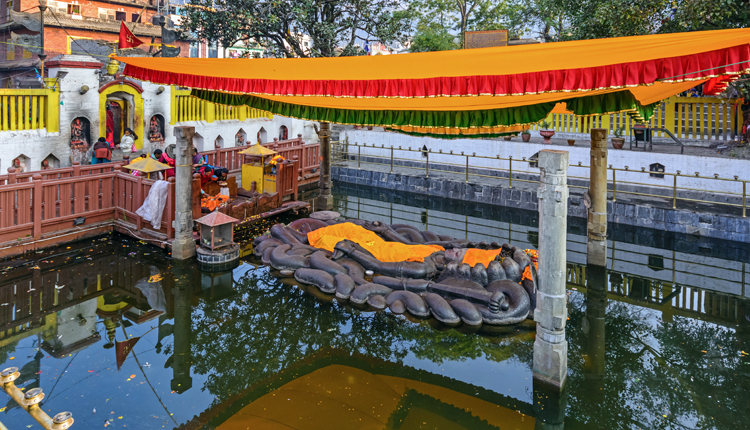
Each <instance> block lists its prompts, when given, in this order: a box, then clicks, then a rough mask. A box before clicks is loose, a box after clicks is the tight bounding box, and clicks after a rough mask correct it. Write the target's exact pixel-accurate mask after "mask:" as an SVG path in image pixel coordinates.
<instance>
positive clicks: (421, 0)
mask: <svg viewBox="0 0 750 430" xmlns="http://www.w3.org/2000/svg"><path fill="white" fill-rule="evenodd" d="M513 7H514V5H513V4H512V3H511V2H510V1H505V0H412V1H411V2H410V12H411V13H410V16H411V17H412V18H413V19H414V20H415V22H416V29H417V32H416V34H417V35H419V36H421V38H422V39H423V40H424V39H425V38H427V37H432V38H435V39H436V41H434V42H430V43H425V42H424V41H422V42H421V44H422V45H421V46H441V44H440V42H439V41H440V40H444V39H445V38H446V36H445V35H446V34H457V35H458V38H459V40H460V41H461V42H460V46H463V40H464V34H465V33H466V31H474V30H499V29H506V28H508V17H509V16H510V11H511V9H512V8H513ZM427 30H429V31H427ZM451 32H454V33H451ZM415 38H416V37H415Z"/></svg>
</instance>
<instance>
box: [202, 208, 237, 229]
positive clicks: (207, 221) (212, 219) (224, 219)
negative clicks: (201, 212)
mask: <svg viewBox="0 0 750 430" xmlns="http://www.w3.org/2000/svg"><path fill="white" fill-rule="evenodd" d="M195 222H197V223H198V224H203V225H205V226H208V227H216V226H219V225H224V224H229V223H233V222H240V220H238V219H237V218H232V217H230V216H229V215H224V214H223V213H221V212H219V211H214V212H211V213H210V214H208V215H206V216H204V217H202V218H199V219H197V220H195Z"/></svg>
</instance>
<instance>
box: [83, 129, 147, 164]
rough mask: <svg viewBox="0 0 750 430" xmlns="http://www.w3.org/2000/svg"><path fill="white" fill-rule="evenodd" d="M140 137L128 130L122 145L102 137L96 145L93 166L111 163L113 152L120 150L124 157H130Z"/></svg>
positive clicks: (92, 158) (92, 160) (121, 141)
mask: <svg viewBox="0 0 750 430" xmlns="http://www.w3.org/2000/svg"><path fill="white" fill-rule="evenodd" d="M136 139H138V136H137V135H136V134H135V133H134V132H133V130H131V129H129V128H126V129H125V134H123V135H122V138H120V143H119V144H117V145H115V143H114V141H109V142H108V141H107V139H106V138H104V137H100V138H99V140H97V141H96V143H94V148H93V149H94V154H93V155H92V156H91V164H100V163H109V162H110V161H112V151H113V150H114V149H115V148H119V149H120V151H122V155H127V156H130V154H132V153H133V149H134V148H135V141H136Z"/></svg>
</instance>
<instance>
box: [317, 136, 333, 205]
mask: <svg viewBox="0 0 750 430" xmlns="http://www.w3.org/2000/svg"><path fill="white" fill-rule="evenodd" d="M318 137H319V138H320V190H319V194H318V201H317V202H316V205H315V209H316V210H319V211H329V210H331V209H333V194H331V189H332V188H333V185H332V184H331V124H330V123H327V122H321V123H320V131H319V132H318Z"/></svg>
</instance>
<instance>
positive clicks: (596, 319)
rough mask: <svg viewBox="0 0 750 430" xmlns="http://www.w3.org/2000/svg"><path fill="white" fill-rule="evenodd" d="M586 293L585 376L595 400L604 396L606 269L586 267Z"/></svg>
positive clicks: (593, 266)
mask: <svg viewBox="0 0 750 430" xmlns="http://www.w3.org/2000/svg"><path fill="white" fill-rule="evenodd" d="M586 275H587V276H586V277H587V281H588V283H587V286H586V287H587V293H586V318H585V319H584V327H583V329H584V333H585V334H586V335H587V338H588V342H587V345H586V354H587V356H588V360H586V364H587V366H586V375H587V378H588V379H589V380H590V382H591V384H592V385H593V387H592V388H594V390H595V392H596V393H598V394H597V396H598V397H597V398H600V399H601V397H602V396H604V393H603V389H604V340H605V338H606V337H605V330H604V315H605V314H606V311H607V269H606V268H605V267H602V266H596V265H591V264H590V265H588V266H587V267H586Z"/></svg>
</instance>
